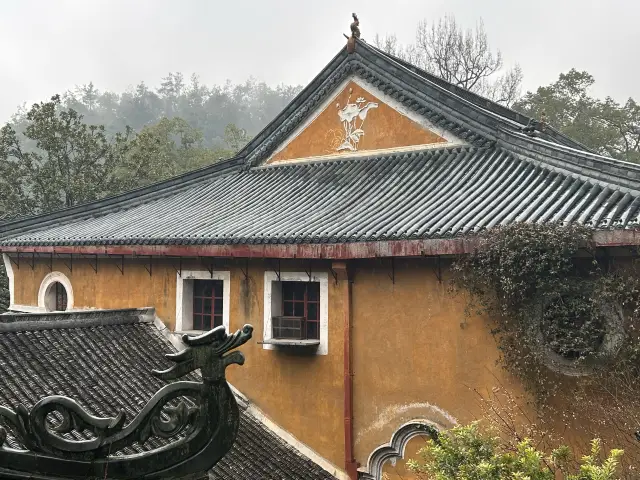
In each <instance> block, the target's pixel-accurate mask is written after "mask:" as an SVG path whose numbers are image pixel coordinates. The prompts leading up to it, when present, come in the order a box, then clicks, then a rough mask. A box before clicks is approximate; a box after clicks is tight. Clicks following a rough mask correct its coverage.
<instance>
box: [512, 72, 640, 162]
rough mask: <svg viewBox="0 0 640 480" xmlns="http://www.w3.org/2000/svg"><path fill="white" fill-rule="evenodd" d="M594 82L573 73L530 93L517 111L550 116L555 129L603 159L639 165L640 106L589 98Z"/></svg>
mask: <svg viewBox="0 0 640 480" xmlns="http://www.w3.org/2000/svg"><path fill="white" fill-rule="evenodd" d="M594 83H595V79H594V77H593V76H591V75H590V74H589V73H588V72H585V71H578V70H576V69H571V70H570V71H569V72H567V73H562V74H560V76H559V78H558V80H557V81H556V82H554V83H552V84H551V85H547V86H543V87H539V88H538V89H537V90H535V91H533V92H527V93H526V94H525V95H524V96H523V97H522V98H521V99H520V100H519V101H518V102H516V103H515V105H514V108H515V109H516V110H518V111H520V112H522V113H524V114H526V115H528V116H530V117H534V118H540V117H541V115H542V113H543V112H545V113H546V115H547V119H548V122H549V124H550V125H551V126H553V127H554V128H556V129H558V130H560V131H561V132H562V133H564V134H566V135H568V136H569V137H571V138H573V139H574V140H577V141H579V142H580V143H582V144H583V145H585V146H586V147H588V148H590V149H592V150H594V151H595V152H596V153H599V154H601V155H606V156H610V157H613V158H617V159H620V160H626V161H629V162H640V105H638V104H637V103H636V101H635V100H634V99H632V98H629V99H628V100H627V101H626V102H625V103H618V102H617V101H615V100H614V99H613V98H611V97H607V98H605V99H604V100H601V99H598V98H594V97H592V96H590V95H589V89H590V88H591V87H592V86H593V85H594Z"/></svg>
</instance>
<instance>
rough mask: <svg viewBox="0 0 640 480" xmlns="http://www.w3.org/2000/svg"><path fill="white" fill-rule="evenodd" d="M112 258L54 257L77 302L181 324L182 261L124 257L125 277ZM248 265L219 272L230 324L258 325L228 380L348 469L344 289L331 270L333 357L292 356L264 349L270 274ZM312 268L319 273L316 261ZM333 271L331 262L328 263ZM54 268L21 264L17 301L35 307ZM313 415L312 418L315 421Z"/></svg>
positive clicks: (191, 266)
mask: <svg viewBox="0 0 640 480" xmlns="http://www.w3.org/2000/svg"><path fill="white" fill-rule="evenodd" d="M116 261H119V260H116V259H115V258H114V259H111V260H107V259H100V261H99V265H98V273H97V274H96V272H95V271H94V270H93V269H92V268H91V266H90V264H89V263H88V262H87V261H86V260H83V261H74V264H73V272H69V270H68V268H67V267H66V266H65V265H64V264H63V263H62V262H57V261H54V263H53V270H54V271H60V272H62V273H64V274H65V275H67V277H69V280H70V281H71V284H72V286H73V292H74V300H75V305H74V307H75V308H83V307H95V308H130V307H155V308H156V313H157V315H158V317H159V318H161V319H162V320H163V321H164V322H165V323H166V324H167V325H168V326H169V327H170V328H171V329H173V328H174V326H175V312H176V283H177V273H176V270H175V268H174V266H175V267H178V265H179V264H178V263H177V261H175V262H174V264H173V265H174V266H172V265H171V264H170V263H167V262H160V261H158V260H154V264H153V268H152V275H151V276H150V275H149V273H148V272H147V270H146V269H145V267H144V264H143V263H132V262H131V261H130V260H126V261H125V267H124V275H123V274H122V273H121V272H120V270H118V268H117V267H116V266H115V264H114V263H115V262H116ZM240 266H242V268H245V264H244V262H242V263H234V262H227V263H222V264H221V263H220V261H217V264H216V265H214V268H215V269H216V270H229V271H230V272H231V289H230V290H231V291H230V294H231V299H232V301H231V305H230V313H229V317H230V318H229V319H230V326H231V330H232V331H235V330H236V329H238V328H241V327H242V326H243V325H244V324H246V323H250V324H252V325H253V326H254V328H255V330H254V336H253V340H252V341H251V342H249V343H248V344H247V345H245V346H243V347H242V348H241V351H242V352H243V353H244V354H245V356H246V358H247V361H246V363H245V365H244V366H242V367H237V366H232V367H230V368H229V369H228V370H227V375H228V378H229V381H230V382H231V383H232V384H233V385H234V386H235V387H236V388H237V389H238V390H240V391H241V392H242V393H244V394H245V395H247V397H248V398H249V399H250V400H251V401H252V402H254V403H255V404H256V405H257V406H258V407H259V408H260V409H261V410H262V411H264V412H265V413H266V414H267V415H268V416H269V417H270V418H271V419H272V420H273V421H274V422H275V423H276V424H278V425H280V426H281V427H282V428H284V429H285V430H287V431H288V432H290V433H291V434H292V435H293V436H295V437H296V438H298V440H300V441H302V442H303V443H305V444H306V445H308V446H309V447H311V448H312V449H313V450H315V451H316V452H319V453H320V454H321V455H322V456H324V457H325V458H326V459H328V460H329V461H331V462H332V463H334V464H335V465H336V466H338V467H340V468H342V467H343V464H344V439H343V437H344V435H343V426H342V425H343V420H342V418H343V414H342V412H343V401H344V396H343V375H342V372H343V370H342V367H343V361H342V358H343V356H342V351H343V330H342V324H343V323H342V322H343V311H342V308H343V307H342V299H343V297H342V295H336V294H335V292H336V290H339V286H338V287H336V286H335V282H334V281H333V277H332V276H331V275H329V278H330V281H329V318H330V321H329V355H322V356H321V355H307V356H300V355H292V354H287V353H283V352H280V351H275V350H264V349H263V348H262V345H259V344H258V343H257V342H258V341H261V340H262V336H263V334H262V328H263V303H264V289H263V282H264V272H265V268H268V267H267V264H264V263H263V262H251V263H250V264H249V281H248V282H245V280H244V275H243V273H242V271H241V269H240ZM182 268H183V269H184V270H206V268H205V267H204V266H203V265H202V264H198V263H190V262H189V261H187V260H185V261H183V265H182ZM280 268H281V270H282V271H287V270H288V271H305V270H308V268H309V266H308V263H305V264H301V263H295V262H285V261H282V262H281V267H280ZM313 270H316V271H320V265H319V264H314V265H313ZM322 270H323V271H325V272H326V271H328V264H326V265H324V266H323V267H322ZM48 273H49V266H48V264H46V263H43V264H36V266H35V269H33V270H32V269H31V267H29V266H28V265H25V264H24V262H22V264H21V268H20V269H15V270H14V274H15V300H14V303H17V304H20V305H34V306H35V305H37V295H38V289H39V287H40V284H41V282H42V280H43V279H44V277H45V276H46V275H47V274H48ZM310 419H313V420H310Z"/></svg>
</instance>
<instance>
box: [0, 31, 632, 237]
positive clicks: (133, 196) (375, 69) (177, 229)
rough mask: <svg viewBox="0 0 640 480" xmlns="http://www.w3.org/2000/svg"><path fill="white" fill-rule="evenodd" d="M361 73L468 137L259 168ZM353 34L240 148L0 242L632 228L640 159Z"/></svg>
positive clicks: (26, 225) (1, 227)
mask: <svg viewBox="0 0 640 480" xmlns="http://www.w3.org/2000/svg"><path fill="white" fill-rule="evenodd" d="M349 75H357V76H358V77H359V78H362V79H364V80H365V81H367V82H369V83H370V84H372V85H374V86H375V87H376V88H378V89H380V90H382V91H384V92H385V94H387V95H390V96H391V97H393V98H395V99H396V100H397V101H399V102H401V103H402V104H403V105H404V106H405V107H406V108H409V109H412V110H413V111H414V112H416V113H418V114H419V115H422V116H424V117H426V118H428V119H429V120H430V121H431V122H432V123H434V124H435V125H437V126H438V127H440V128H443V129H446V130H448V131H451V132H452V133H454V134H455V135H457V136H458V137H459V138H461V139H463V140H464V141H465V142H467V143H468V146H466V147H459V148H455V149H451V148H443V149H435V150H425V151H423V152H413V153H398V154H385V155H380V154H379V155H377V156H371V157H367V158H363V157H360V158H353V159H348V158H344V159H341V160H333V161H323V162H314V163H292V164H289V165H281V166H269V167H264V166H261V165H262V162H263V161H264V160H265V159H266V158H267V157H268V156H269V155H270V154H271V153H272V152H273V151H274V149H275V148H277V146H278V145H279V144H280V142H282V141H283V140H284V139H285V138H287V136H288V135H289V134H290V133H291V132H292V131H293V130H294V129H295V128H297V127H298V126H299V125H300V124H301V123H302V122H304V121H305V120H306V119H307V118H309V115H310V114H311V113H312V112H313V111H314V108H315V107H316V106H317V105H319V104H320V103H321V102H322V101H324V100H326V98H327V97H328V96H329V95H330V94H332V92H334V91H335V88H336V87H337V86H338V85H339V83H340V82H341V81H343V80H344V79H345V78H347V76H349ZM528 122H529V119H528V118H527V117H524V116H523V115H521V114H519V113H517V112H514V111H511V110H509V109H507V108H505V107H503V106H500V105H497V104H495V103H493V102H491V101H490V100H487V99H485V98H482V97H480V96H478V95H475V94H473V93H470V92H466V91H464V90H461V89H460V88H458V87H455V86H453V85H450V84H448V83H447V82H444V81H443V80H441V79H438V78H437V77H434V76H433V75H430V74H428V73H426V72H423V71H421V70H419V69H417V68H415V67H412V66H411V65H409V64H406V63H405V62H402V61H401V60H399V59H396V58H393V57H391V56H389V55H386V54H384V53H382V52H380V51H379V50H377V49H375V48H373V47H370V46H368V45H366V44H365V43H363V42H359V43H358V47H357V49H356V53H354V54H352V55H348V54H346V53H345V52H344V50H342V51H341V52H340V53H339V54H338V55H336V57H334V59H333V60H332V61H331V62H330V63H329V64H328V65H327V67H326V68H325V69H324V70H323V71H322V72H321V73H320V74H319V75H318V76H317V77H316V78H315V79H314V80H313V81H312V82H311V83H310V84H309V85H308V86H307V87H306V88H305V89H304V90H303V91H302V92H301V93H300V94H299V95H298V96H297V97H296V98H295V99H294V100H293V101H292V102H291V104H290V105H288V106H287V107H286V108H285V109H284V110H283V112H282V113H281V114H280V115H279V116H278V117H277V118H276V119H274V120H273V122H271V123H270V124H269V125H268V126H267V127H266V128H265V129H264V130H263V131H262V132H260V133H259V134H258V135H257V136H256V137H255V138H254V139H253V140H252V141H251V142H250V143H249V144H248V145H247V146H246V147H245V148H244V149H243V150H242V151H241V152H240V153H239V154H238V156H236V157H235V158H233V159H230V160H228V161H224V162H220V163H218V164H216V165H213V166H211V167H208V168H205V169H202V170H199V171H197V172H191V173H189V174H186V175H183V176H181V177H176V178H174V179H170V180H168V181H166V182H163V183H160V184H157V185H152V186H149V187H146V188H142V189H138V190H136V191H133V192H128V193H126V194H123V195H121V196H118V197H113V198H110V199H104V200H101V201H98V202H94V203H92V204H88V205H80V206H77V207H73V208H70V209H67V210H62V211H60V212H54V213H52V214H48V215H43V216H40V217H34V218H30V219H22V220H17V221H8V222H6V223H4V224H0V248H1V247H2V246H58V245H60V246H62V245H118V244H121V245H122V244H128V245H172V244H182V245H188V244H193V245H198V244H275V243H278V244H287V243H341V242H356V241H381V240H401V239H426V238H448V237H454V236H461V235H468V234H473V233H475V232H477V231H479V230H482V229H485V228H488V227H491V226H493V225H498V224H504V223H509V222H516V221H530V222H549V221H564V222H569V221H574V222H580V223H584V224H586V225H592V226H594V227H596V228H599V229H612V228H636V227H637V210H638V206H639V203H638V202H639V200H638V199H640V166H638V165H635V164H629V163H625V162H620V161H616V160H613V159H609V158H605V157H601V156H598V155H595V154H593V153H591V152H589V151H587V150H585V149H584V147H582V146H581V145H580V144H578V143H576V142H574V141H572V140H571V139H569V138H567V137H566V136H564V135H562V134H560V133H558V132H556V131H555V130H553V129H552V128H548V129H546V130H545V132H537V135H536V138H531V137H529V136H527V135H525V134H523V133H522V132H521V130H522V127H524V126H525V125H526V124H527V123H528Z"/></svg>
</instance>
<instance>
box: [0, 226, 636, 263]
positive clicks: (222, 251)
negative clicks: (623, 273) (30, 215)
mask: <svg viewBox="0 0 640 480" xmlns="http://www.w3.org/2000/svg"><path fill="white" fill-rule="evenodd" d="M594 240H595V241H596V245H598V246H600V247H614V246H638V245H640V230H612V231H598V232H595V234H594ZM477 245H478V237H465V238H450V239H426V240H394V241H386V242H354V243H328V244H327V243H316V244H289V245H275V244H273V245H104V246H58V247H37V246H36V247H29V246H21V247H0V252H3V253H17V252H20V253H31V252H36V253H57V254H74V255H75V254H85V255H146V256H149V255H152V256H156V257H162V256H166V257H198V256H200V257H229V258H326V259H334V260H346V259H352V258H376V257H416V256H430V255H460V254H464V253H470V252H472V251H473V250H474V249H475V248H476V247H477Z"/></svg>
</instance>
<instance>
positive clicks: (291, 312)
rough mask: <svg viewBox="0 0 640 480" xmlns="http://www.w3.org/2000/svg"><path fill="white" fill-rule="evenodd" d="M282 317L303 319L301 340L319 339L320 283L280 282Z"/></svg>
mask: <svg viewBox="0 0 640 480" xmlns="http://www.w3.org/2000/svg"><path fill="white" fill-rule="evenodd" d="M282 315H283V316H284V317H301V318H302V319H304V327H303V329H302V330H303V331H302V336H301V337H302V339H306V340H319V339H320V283H318V282H282Z"/></svg>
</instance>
